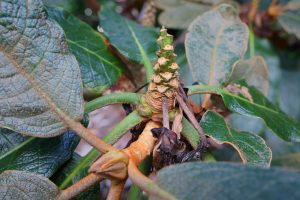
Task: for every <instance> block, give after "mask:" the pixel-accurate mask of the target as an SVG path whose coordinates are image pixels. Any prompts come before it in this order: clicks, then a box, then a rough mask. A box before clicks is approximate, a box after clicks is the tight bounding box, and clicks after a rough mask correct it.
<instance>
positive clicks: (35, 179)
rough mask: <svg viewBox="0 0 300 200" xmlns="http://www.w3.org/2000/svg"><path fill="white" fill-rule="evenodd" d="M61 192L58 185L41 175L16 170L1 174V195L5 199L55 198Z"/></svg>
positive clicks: (48, 199)
mask: <svg viewBox="0 0 300 200" xmlns="http://www.w3.org/2000/svg"><path fill="white" fill-rule="evenodd" d="M59 193H60V190H59V189H58V188H57V186H56V185H55V184H54V183H52V182H51V181H49V180H48V179H47V178H46V177H44V176H41V175H37V174H33V173H28V172H21V171H14V170H11V171H5V172H3V173H2V174H0V197H1V199H3V200H9V199H22V200H33V199H47V200H54V199H56V197H57V196H58V195H59Z"/></svg>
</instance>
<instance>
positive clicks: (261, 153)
mask: <svg viewBox="0 0 300 200" xmlns="http://www.w3.org/2000/svg"><path fill="white" fill-rule="evenodd" d="M201 127H202V128H203V131H204V132H205V134H206V135H208V136H209V137H211V138H212V139H213V140H215V141H216V142H217V143H219V144H229V145H231V146H232V147H233V148H235V149H236V150H237V151H238V153H239V155H240V157H241V159H242V161H243V162H244V163H248V164H251V165H257V166H270V162H271V158H272V152H271V150H270V148H269V147H268V146H267V145H266V143H265V141H264V140H263V139H262V138H261V137H259V136H258V135H255V134H251V133H248V132H244V131H237V130H235V129H232V128H231V127H229V126H228V125H227V124H226V122H225V120H224V118H223V117H222V116H221V115H219V114H217V113H215V112H213V111H207V112H206V113H205V114H204V115H203V117H202V119H201Z"/></svg>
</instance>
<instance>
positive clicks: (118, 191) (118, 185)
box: [106, 180, 125, 200]
mask: <svg viewBox="0 0 300 200" xmlns="http://www.w3.org/2000/svg"><path fill="white" fill-rule="evenodd" d="M124 185H125V181H117V180H112V181H111V185H110V188H109V192H108V195H107V198H106V200H119V199H121V196H122V192H123V189H124Z"/></svg>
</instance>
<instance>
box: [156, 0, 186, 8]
mask: <svg viewBox="0 0 300 200" xmlns="http://www.w3.org/2000/svg"><path fill="white" fill-rule="evenodd" d="M154 3H155V6H156V7H157V8H159V9H162V10H167V9H170V8H175V7H177V6H181V5H183V4H184V3H186V1H185V0H154Z"/></svg>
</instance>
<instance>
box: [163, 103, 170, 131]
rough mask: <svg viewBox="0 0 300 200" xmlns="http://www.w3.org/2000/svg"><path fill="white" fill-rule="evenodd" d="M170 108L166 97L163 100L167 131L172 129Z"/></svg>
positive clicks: (164, 124) (164, 121)
mask: <svg viewBox="0 0 300 200" xmlns="http://www.w3.org/2000/svg"><path fill="white" fill-rule="evenodd" d="M168 107H169V106H168V100H167V98H166V97H164V98H163V100H162V113H163V126H164V127H165V128H167V129H170V123H169V111H168Z"/></svg>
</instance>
